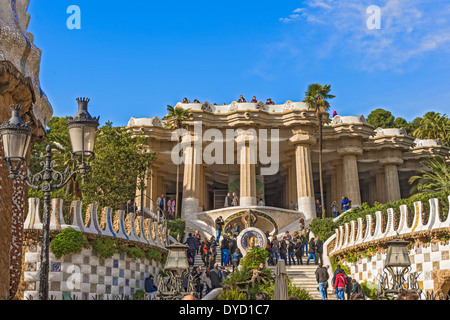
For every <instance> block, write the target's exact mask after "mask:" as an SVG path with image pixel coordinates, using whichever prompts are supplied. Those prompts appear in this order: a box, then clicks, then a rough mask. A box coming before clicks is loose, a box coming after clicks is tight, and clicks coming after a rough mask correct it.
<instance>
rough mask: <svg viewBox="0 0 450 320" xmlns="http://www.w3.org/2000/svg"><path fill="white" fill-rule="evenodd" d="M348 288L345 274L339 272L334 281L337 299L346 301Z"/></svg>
mask: <svg viewBox="0 0 450 320" xmlns="http://www.w3.org/2000/svg"><path fill="white" fill-rule="evenodd" d="M346 286H347V279H346V278H345V275H344V273H342V271H339V273H338V274H337V275H336V278H335V281H334V290H335V294H336V298H337V299H338V300H344V293H345V288H346Z"/></svg>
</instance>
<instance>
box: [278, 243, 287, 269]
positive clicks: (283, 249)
mask: <svg viewBox="0 0 450 320" xmlns="http://www.w3.org/2000/svg"><path fill="white" fill-rule="evenodd" d="M286 255H287V243H286V237H283V240H281V241H280V259H284V261H285V263H286V264H287V257H286Z"/></svg>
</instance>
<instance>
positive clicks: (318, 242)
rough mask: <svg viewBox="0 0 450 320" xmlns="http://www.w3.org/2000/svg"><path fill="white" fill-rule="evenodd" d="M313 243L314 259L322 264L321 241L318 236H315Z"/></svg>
mask: <svg viewBox="0 0 450 320" xmlns="http://www.w3.org/2000/svg"><path fill="white" fill-rule="evenodd" d="M314 245H315V247H316V259H317V263H322V264H323V259H322V253H323V242H322V241H321V240H320V238H319V237H317V238H316V241H315V242H314Z"/></svg>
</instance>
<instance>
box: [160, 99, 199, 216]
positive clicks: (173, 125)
mask: <svg viewBox="0 0 450 320" xmlns="http://www.w3.org/2000/svg"><path fill="white" fill-rule="evenodd" d="M167 112H168V114H167V115H166V116H165V117H164V120H166V123H165V126H166V128H167V129H170V130H177V129H181V128H183V126H184V125H185V122H186V120H188V119H189V118H190V117H191V115H192V114H191V112H190V109H183V108H181V107H175V108H174V107H172V106H169V105H168V106H167ZM178 145H179V147H180V148H181V135H180V136H178ZM180 152H181V149H179V150H178V153H180ZM179 180H180V164H179V163H178V164H177V185H176V191H175V193H176V195H175V218H176V217H177V215H178V193H179V190H178V189H179V186H178V185H179Z"/></svg>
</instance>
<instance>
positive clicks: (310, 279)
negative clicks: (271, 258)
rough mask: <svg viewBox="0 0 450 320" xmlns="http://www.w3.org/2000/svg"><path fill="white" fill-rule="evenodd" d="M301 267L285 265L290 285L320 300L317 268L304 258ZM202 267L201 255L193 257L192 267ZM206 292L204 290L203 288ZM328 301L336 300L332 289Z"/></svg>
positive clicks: (217, 258)
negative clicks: (307, 262) (307, 263)
mask: <svg viewBox="0 0 450 320" xmlns="http://www.w3.org/2000/svg"><path fill="white" fill-rule="evenodd" d="M216 263H217V264H218V265H219V266H220V249H219V250H217V256H216ZM303 263H304V264H303V265H291V266H289V265H286V271H287V274H288V277H289V279H290V280H291V281H292V283H294V284H296V285H297V286H300V287H302V288H304V289H305V290H306V291H308V292H309V294H310V295H311V296H312V298H313V300H321V299H322V298H321V296H320V292H319V291H318V290H317V287H318V284H317V281H316V275H315V272H316V269H317V266H316V265H315V264H314V263H312V264H309V265H306V257H303ZM200 265H201V266H202V268H203V270H205V267H203V261H202V258H201V255H197V254H196V255H195V259H194V266H196V267H198V266H200ZM226 268H227V269H228V270H229V271H230V272H231V271H232V270H233V268H232V267H230V266H228V267H226ZM268 268H270V269H271V270H272V274H275V268H276V266H268ZM205 290H206V288H205ZM327 293H328V300H336V296H335V295H334V290H333V289H332V288H330V287H329V288H328V292H327Z"/></svg>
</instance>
